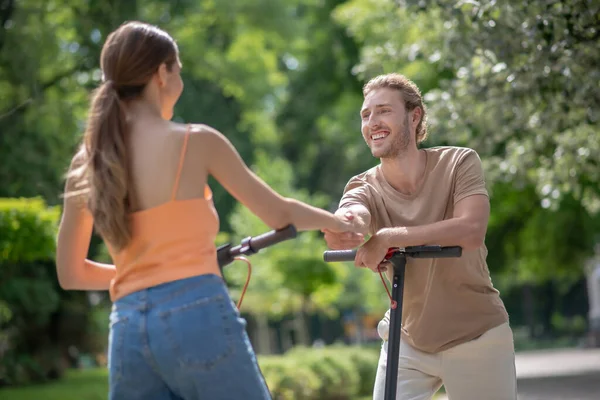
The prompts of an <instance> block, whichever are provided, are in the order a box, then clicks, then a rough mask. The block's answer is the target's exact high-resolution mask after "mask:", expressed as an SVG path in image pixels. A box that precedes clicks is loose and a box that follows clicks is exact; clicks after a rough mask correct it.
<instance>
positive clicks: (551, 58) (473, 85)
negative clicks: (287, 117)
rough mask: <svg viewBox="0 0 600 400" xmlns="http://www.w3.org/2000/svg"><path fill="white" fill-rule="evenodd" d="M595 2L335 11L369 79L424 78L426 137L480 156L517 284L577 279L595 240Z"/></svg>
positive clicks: (497, 247)
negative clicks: (358, 47)
mask: <svg viewBox="0 0 600 400" xmlns="http://www.w3.org/2000/svg"><path fill="white" fill-rule="evenodd" d="M375 4H377V6H375ZM598 7H599V5H598V4H596V3H594V4H592V3H590V2H587V1H584V0H573V1H562V2H548V1H542V2H536V3H535V4H529V3H524V2H516V1H504V2H458V3H457V2H455V1H436V2H423V1H416V0H409V1H405V2H401V3H398V2H396V1H392V0H381V1H379V0H378V1H374V0H352V1H348V2H346V3H345V4H344V5H342V6H340V7H338V8H337V9H336V10H335V16H336V19H337V20H338V21H340V23H342V24H344V25H345V26H346V28H347V32H348V33H349V34H350V35H352V37H354V38H356V40H357V41H359V42H360V43H361V60H360V63H359V64H358V65H357V67H356V69H357V70H358V71H359V72H360V73H361V76H363V77H364V78H365V79H366V78H370V77H371V76H373V75H375V74H378V73H382V72H393V71H397V72H401V73H405V74H407V75H408V76H409V77H411V78H412V79H413V80H415V81H416V83H417V84H418V85H419V86H420V87H421V89H422V91H423V93H424V94H425V100H426V103H427V107H428V114H429V122H430V127H429V131H430V138H429V139H428V142H427V144H428V145H443V144H450V145H458V146H468V147H472V148H475V149H476V150H477V151H478V152H479V154H480V155H481V157H482V160H483V162H484V165H485V170H486V176H487V179H488V182H489V188H490V191H491V192H492V216H491V219H490V226H489V229H488V238H487V240H486V242H487V244H488V248H489V249H490V256H489V258H488V260H489V262H490V267H491V268H492V269H493V270H495V271H497V272H500V271H504V272H507V273H509V274H511V275H514V276H515V281H533V280H537V281H543V280H547V279H557V280H561V279H564V278H565V277H566V276H569V279H567V281H569V282H572V280H573V279H575V278H574V277H575V276H581V273H582V262H583V260H584V259H585V258H586V257H588V256H589V255H590V253H591V251H592V248H593V244H594V243H595V242H596V241H597V240H598V232H600V225H599V224H598V216H599V215H600V214H599V211H600V191H599V187H600V186H599V185H598V182H599V180H600V175H599V173H598V171H600V169H599V168H598V165H599V163H600V158H599V154H600V136H599V135H598V134H597V131H598V120H599V119H600V115H599V114H598V109H600V107H599V106H600V97H599V96H598V93H599V92H598V79H599V77H600V68H599V67H598V63H597V62H596V60H597V56H598V54H599V53H598V39H599V37H598V29H597V25H598V22H599V21H598V15H600V12H599V11H600V9H599V8H598Z"/></svg>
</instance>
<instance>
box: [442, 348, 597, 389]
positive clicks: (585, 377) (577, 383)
mask: <svg viewBox="0 0 600 400" xmlns="http://www.w3.org/2000/svg"><path fill="white" fill-rule="evenodd" d="M516 368H517V379H518V391H519V400H600V349H560V350H543V351H528V352H522V353H518V354H517V356H516ZM438 399H439V400H447V397H446V396H438V397H436V400H438ZM482 400H483V399H482Z"/></svg>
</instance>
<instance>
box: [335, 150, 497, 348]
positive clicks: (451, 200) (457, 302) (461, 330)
mask: <svg viewBox="0 0 600 400" xmlns="http://www.w3.org/2000/svg"><path fill="white" fill-rule="evenodd" d="M424 151H425V152H426V155H427V162H426V167H425V175H424V179H423V180H422V183H421V186H420V187H419V188H418V189H417V190H416V191H415V192H414V193H413V194H411V195H405V194H402V193H400V192H398V191H396V190H395V189H394V188H393V187H392V186H391V185H390V184H389V183H388V182H387V181H386V180H385V178H384V176H383V171H382V170H381V165H377V166H376V167H373V168H371V169H369V170H368V171H366V172H363V173H362V174H359V175H357V176H355V177H353V178H352V179H350V181H349V182H348V184H347V185H346V188H345V189H344V195H343V197H342V199H341V201H340V208H343V207H346V206H350V205H352V204H362V205H364V206H365V207H366V208H367V209H368V210H369V212H370V213H371V226H370V233H373V232H377V231H378V230H379V229H381V228H386V227H399V226H417V225H425V224H431V223H435V222H438V221H442V220H446V219H450V218H452V215H453V212H454V205H455V204H456V203H457V202H458V201H460V200H462V199H464V198H465V197H468V196H471V195H476V194H483V195H486V196H487V195H488V193H487V190H486V187H485V180H484V174H483V169H482V166H481V160H480V159H479V156H478V155H477V153H476V152H475V151H474V150H472V149H468V148H462V147H435V148H429V149H424ZM424 244H435V243H424ZM486 256H487V248H486V247H485V245H482V246H481V247H480V248H478V249H477V250H473V251H464V250H463V253H462V256H461V257H460V258H438V259H412V258H408V261H407V264H406V275H405V283H404V298H403V307H402V325H403V327H402V340H406V341H407V342H408V343H409V344H410V345H412V346H413V347H415V348H417V349H419V350H421V351H424V352H428V353H436V352H439V351H442V350H445V349H448V348H450V347H453V346H455V345H458V344H461V343H465V342H467V341H470V340H473V339H475V338H477V337H478V336H480V335H482V334H483V333H484V332H486V331H487V330H489V329H491V328H493V327H496V326H498V325H500V324H502V323H504V322H507V321H508V314H507V312H506V309H505V307H504V303H503V302H502V300H501V299H500V295H499V292H498V291H497V290H496V289H495V288H494V287H493V285H492V282H491V279H490V275H489V270H488V267H487V263H486ZM391 274H392V268H389V269H388V278H389V279H390V280H391V277H392V275H391ZM386 314H388V315H389V310H388V313H386Z"/></svg>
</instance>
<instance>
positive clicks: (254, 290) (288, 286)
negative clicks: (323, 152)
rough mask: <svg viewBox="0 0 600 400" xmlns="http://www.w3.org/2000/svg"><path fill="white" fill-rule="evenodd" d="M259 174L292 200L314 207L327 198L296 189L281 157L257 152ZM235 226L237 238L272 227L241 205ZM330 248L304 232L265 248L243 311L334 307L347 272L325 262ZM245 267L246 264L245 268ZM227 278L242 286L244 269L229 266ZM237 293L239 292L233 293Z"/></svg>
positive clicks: (254, 261)
mask: <svg viewBox="0 0 600 400" xmlns="http://www.w3.org/2000/svg"><path fill="white" fill-rule="evenodd" d="M253 169H254V171H255V172H256V173H257V174H258V175H259V176H261V177H262V178H263V179H264V180H265V181H266V182H267V183H268V184H269V185H270V186H271V187H273V188H274V189H275V190H277V191H278V192H279V193H280V194H282V195H283V196H287V197H292V198H296V199H300V200H302V201H305V202H307V203H309V204H312V205H315V206H319V205H321V206H322V205H323V202H324V201H323V198H321V197H319V196H309V195H308V194H307V193H306V192H305V191H301V190H297V189H294V186H293V182H294V178H293V173H292V168H291V166H290V165H289V164H288V163H287V162H286V161H285V160H284V159H281V158H273V157H268V156H267V154H266V153H262V152H257V157H256V163H255V164H254V166H253ZM231 226H232V227H233V229H234V231H235V232H236V235H233V237H232V238H233V240H234V241H239V240H240V239H241V238H242V237H244V236H248V235H256V234H258V233H261V232H264V231H267V230H269V228H268V227H267V226H266V225H265V224H264V223H263V222H262V221H261V220H260V219H259V218H258V217H257V216H255V215H254V214H253V213H252V212H251V211H250V210H248V209H247V208H246V207H245V206H243V205H242V204H239V205H238V206H237V207H236V209H235V211H234V213H233V214H232V216H231ZM324 250H325V245H324V242H323V241H322V239H320V238H319V237H318V235H317V234H316V233H314V232H300V233H299V234H298V237H297V238H296V239H294V240H291V241H287V242H284V243H281V244H279V245H277V246H275V247H273V248H269V249H265V250H263V251H261V252H260V253H259V254H256V255H254V256H252V259H251V262H252V265H254V266H255V267H254V268H252V279H251V281H250V284H249V286H248V292H247V294H246V295H245V297H244V303H243V306H242V307H243V309H244V310H249V311H250V312H258V313H267V314H269V315H271V316H282V315H283V314H284V313H288V312H295V311H299V310H302V309H303V310H304V311H308V310H307V307H308V308H313V309H321V310H325V311H327V310H329V311H333V310H331V309H330V308H329V307H330V306H331V304H332V302H333V301H335V299H336V298H337V297H338V296H339V294H340V291H341V290H342V286H341V284H340V281H341V279H342V278H343V276H344V274H345V270H344V268H343V267H341V266H340V265H336V264H327V263H325V262H323V256H322V254H323V251H324ZM240 265H241V264H240ZM225 273H226V277H227V280H228V282H229V283H230V284H231V285H232V286H237V287H239V286H241V285H242V284H243V282H244V281H245V279H246V276H247V270H246V269H245V268H236V267H230V268H227V269H226V272H225ZM232 292H233V293H234V295H236V294H237V290H235V289H233V290H232Z"/></svg>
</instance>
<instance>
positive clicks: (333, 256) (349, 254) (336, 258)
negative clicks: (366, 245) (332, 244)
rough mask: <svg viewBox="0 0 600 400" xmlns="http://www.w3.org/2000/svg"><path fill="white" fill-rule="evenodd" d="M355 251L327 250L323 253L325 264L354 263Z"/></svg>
mask: <svg viewBox="0 0 600 400" xmlns="http://www.w3.org/2000/svg"><path fill="white" fill-rule="evenodd" d="M354 258H356V250H328V251H326V252H324V253H323V260H324V261H325V262H344V261H354Z"/></svg>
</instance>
